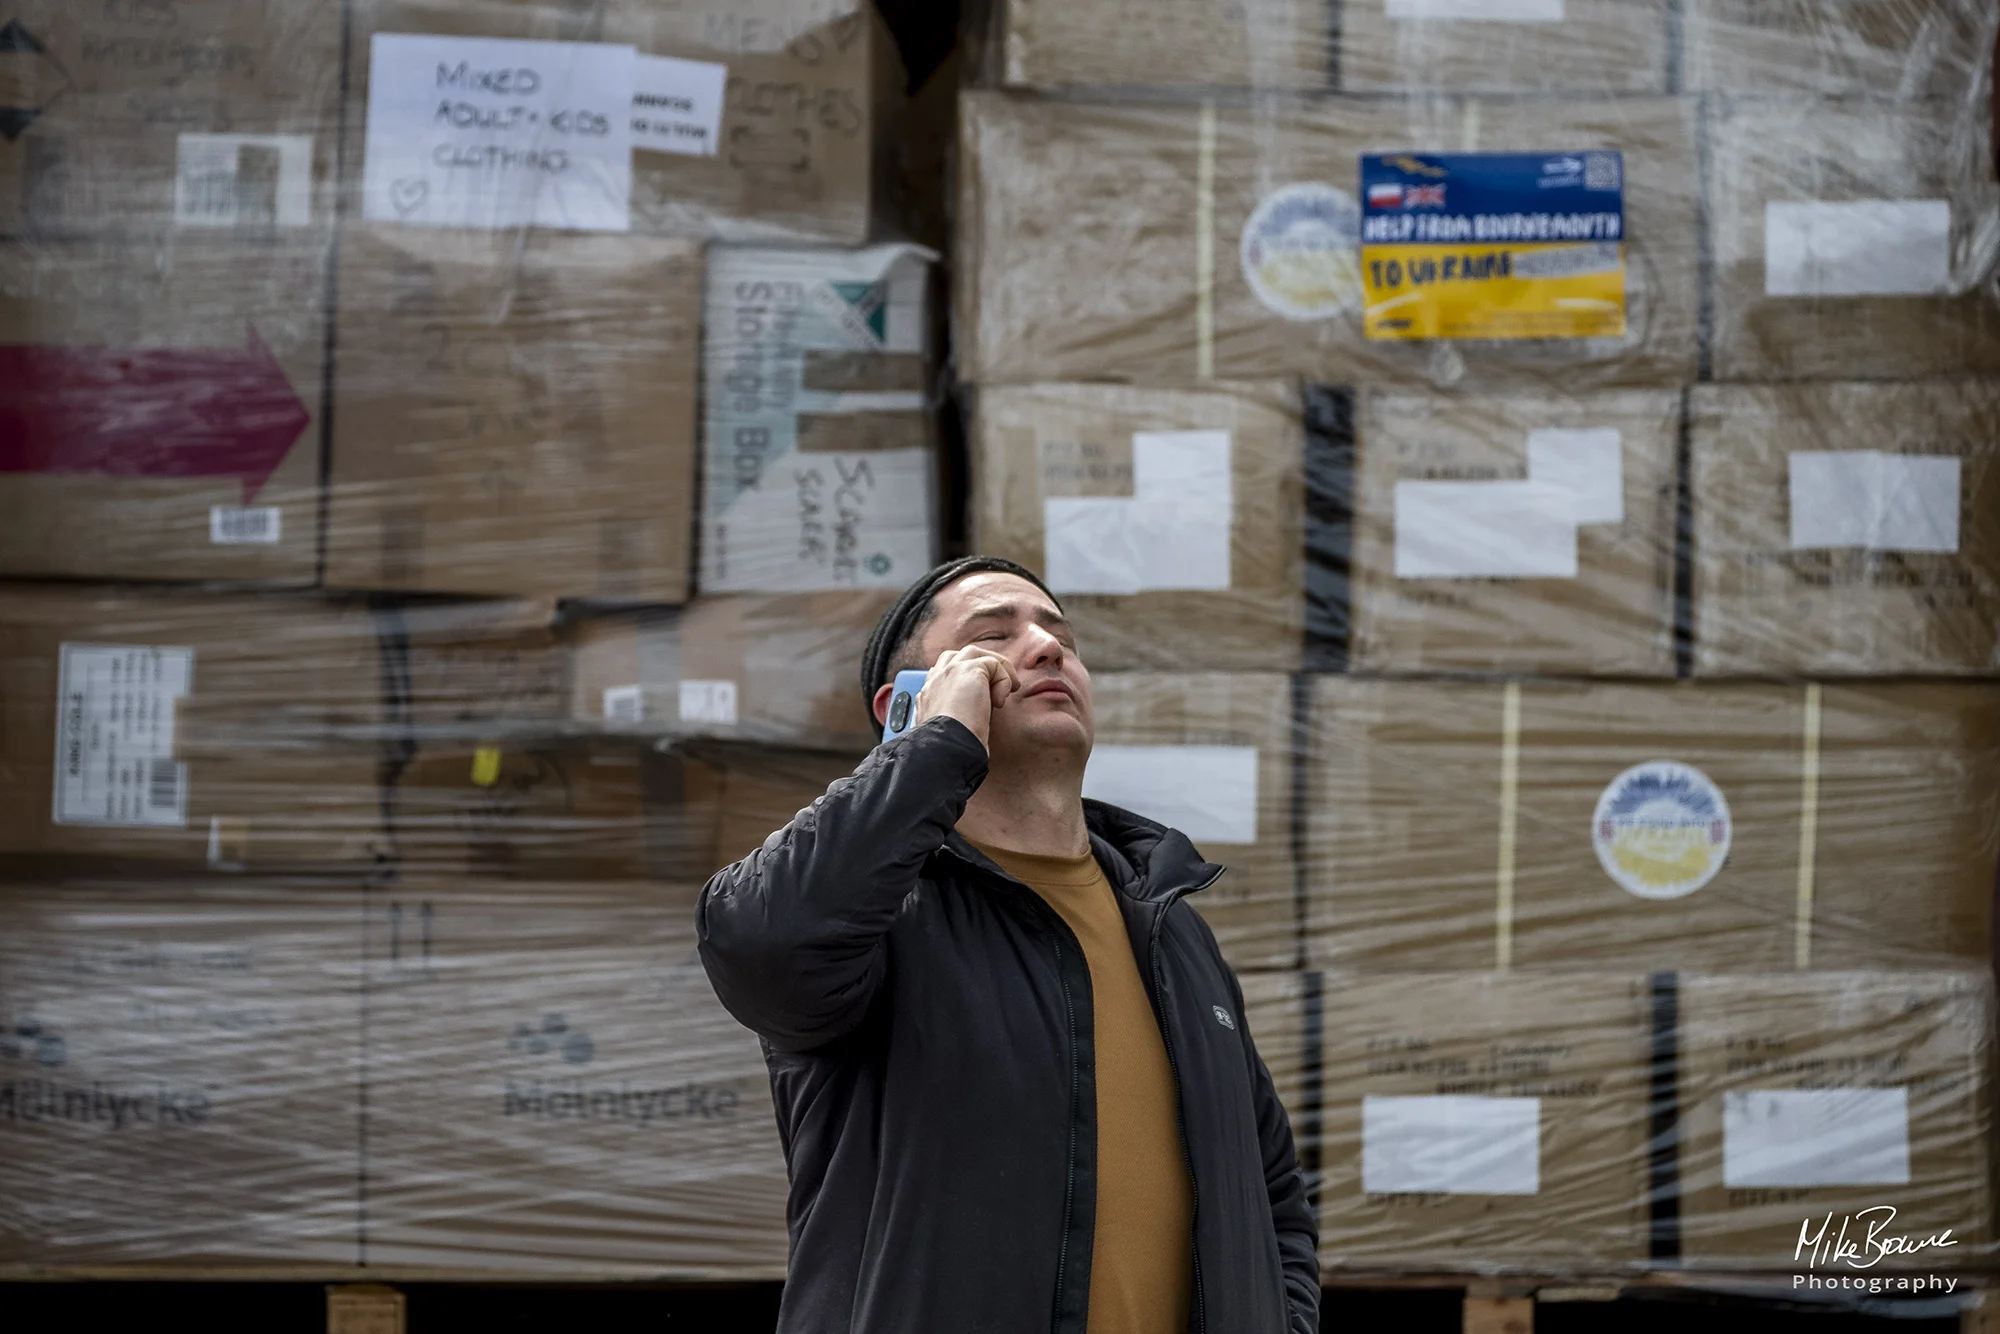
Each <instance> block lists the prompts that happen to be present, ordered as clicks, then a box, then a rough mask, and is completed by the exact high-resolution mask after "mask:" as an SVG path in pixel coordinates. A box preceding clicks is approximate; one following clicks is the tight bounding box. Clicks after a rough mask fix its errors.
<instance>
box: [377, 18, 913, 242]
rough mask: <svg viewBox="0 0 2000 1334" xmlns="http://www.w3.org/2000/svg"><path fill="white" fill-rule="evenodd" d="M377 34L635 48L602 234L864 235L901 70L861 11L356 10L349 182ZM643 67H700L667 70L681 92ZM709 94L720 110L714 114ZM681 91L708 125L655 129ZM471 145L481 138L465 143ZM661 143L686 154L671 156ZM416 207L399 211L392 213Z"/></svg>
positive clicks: (880, 185) (872, 214)
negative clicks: (678, 79)
mask: <svg viewBox="0 0 2000 1334" xmlns="http://www.w3.org/2000/svg"><path fill="white" fill-rule="evenodd" d="M379 33H409V34H430V35H437V36H444V37H456V38H503V39H515V40H532V41H543V42H565V43H590V44H605V43H608V44H613V45H618V46H629V47H633V48H635V49H636V54H637V55H638V57H640V63H639V65H638V67H637V70H636V73H635V80H634V88H633V102H632V105H631V118H632V129H631V136H630V137H631V141H632V145H633V151H632V153H631V157H630V161H629V179H628V180H627V181H626V182H625V183H624V184H622V185H621V186H619V188H617V189H613V190H610V191H608V192H607V195H606V199H605V200H604V201H603V202H604V203H605V205H606V207H608V208H609V209H610V210H611V215H607V219H608V220H610V221H612V222H613V223H614V225H613V227H612V229H613V230H618V231H623V230H626V229H628V228H629V229H630V230H631V231H634V232H638V233H644V234H651V235H680V236H694V237H704V238H715V239H720V240H731V241H763V242H771V241H780V242H782V241H818V242H830V243H836V244H843V245H860V244H863V243H864V242H866V241H867V240H868V238H869V236H870V234H871V232H872V231H873V230H874V228H873V224H874V222H875V221H876V214H877V211H878V209H877V201H878V199H880V198H882V197H883V196H884V195H885V193H886V190H887V188H888V185H889V169H890V166H891V151H890V150H891V146H892V145H893V143H894V141H895V135H896V133H897V131H898V130H899V128H900V126H901V123H902V122H901V114H900V111H901V104H902V100H903V71H902V65H901V62H900V61H899V59H898V57H897V54H896V48H895V43H894V41H893V39H892V38H891V37H890V36H889V33H888V30H887V28H885V27H884V26H883V24H882V22H881V20H880V18H878V17H877V15H876V13H875V10H874V6H873V5H872V4H871V3H869V2H868V0H751V2H750V3H744V2H743V0H691V3H687V4H675V5H672V6H660V5H655V4H652V3H648V0H613V3H610V4H604V5H589V6H573V5H558V4H546V3H523V2H521V0H514V2H511V3H500V4H494V3H483V4H482V3H473V2H472V0H365V2H364V3H363V4H361V5H360V7H359V8H358V10H357V13H356V15H355V20H354V38H353V47H352V50H353V57H352V63H351V66H350V73H349V85H350V91H349V94H348V113H347V129H348V137H349V142H350V143H352V144H353V145H355V146H356V147H355V149H354V150H352V151H350V153H349V155H348V162H349V163H350V167H351V170H352V171H353V172H354V173H355V174H356V176H357V177H359V176H360V175H361V174H364V173H365V171H366V164H365V161H364V158H365V148H364V147H363V146H364V145H365V143H366V140H367V134H368V128H369V127H368V118H369V115H370V114H371V113H370V92H371V82H372V80H373V77H374V70H373V67H372V66H373V59H372V57H373V38H374V36H375V35H376V34H379ZM464 50H465V54H466V56H467V57H468V58H478V57H479V56H480V55H481V52H480V51H479V49H478V48H477V47H474V46H470V45H468V46H466V47H465V48H464ZM449 54H451V53H450V52H449V51H447V55H449ZM653 57H670V58H673V59H676V60H681V61H688V62H694V63H696V64H697V65H699V66H702V67H705V68H704V69H703V70H700V71H689V70H687V69H686V68H685V67H683V69H682V71H681V73H682V74H683V75H684V76H685V75H687V74H690V73H693V74H696V75H697V77H696V78H695V79H694V82H693V83H692V84H686V83H681V84H675V85H674V86H673V87H672V88H668V87H667V85H666V84H662V83H661V82H660V77H659V72H658V70H657V69H654V68H649V67H648V66H647V65H646V64H645V61H646V59H647V58H653ZM538 72H541V71H538ZM703 74H705V75H706V76H707V77H700V75H703ZM668 83H673V80H672V79H671V78H669V79H668ZM718 83H719V84H720V85H721V88H722V92H721V105H720V106H719V107H715V106H714V104H713V100H712V99H713V98H714V96H715V94H714V91H713V87H714V85H715V84H718ZM696 88H698V89H699V91H697V92H695V93H694V97H695V100H696V103H697V107H707V108H709V109H710V111H711V115H710V116H709V117H708V118H706V119H705V118H703V117H702V116H701V115H699V114H698V111H693V112H688V113H685V114H683V115H681V116H668V117H666V118H664V119H665V120H666V121H667V122H668V123H670V124H678V125H687V126H689V127H690V129H698V130H700V131H701V132H702V133H700V134H696V135H694V136H693V137H688V136H680V135H674V134H671V133H667V132H664V131H663V127H662V124H661V122H662V119H663V118H662V117H661V116H660V115H659V113H658V111H657V109H656V108H657V106H658V99H659V97H660V96H661V95H662V94H663V93H665V94H667V95H668V96H671V95H672V94H673V93H685V92H688V91H690V90H691V89H696ZM473 100H474V101H479V100H480V99H476V98H475V99H473ZM494 105H495V106H496V107H498V108H499V109H500V110H501V111H502V112H503V113H504V112H505V110H506V108H507V106H509V105H511V104H510V103H508V102H507V101H506V100H505V99H504V98H503V99H499V100H498V101H496V102H494ZM385 114H386V113H385ZM710 131H712V134H713V137H712V138H710V137H709V132H710ZM472 142H474V143H479V144H483V143H486V142H497V140H491V141H489V140H484V139H480V138H479V137H478V136H477V135H475V136H474V138H473V140H472ZM524 142H525V143H527V144H530V145H532V144H536V143H539V142H540V141H539V140H533V139H530V140H527V141H524ZM669 144H673V145H677V146H686V147H690V148H692V149H693V150H694V151H692V152H688V151H671V150H670V149H668V148H667V147H666V146H667V145H669ZM704 150H705V151H704ZM410 198H413V196H410ZM425 212H426V210H425V209H424V208H421V207H418V206H417V205H415V204H414V203H411V204H410V206H409V208H408V212H407V216H409V217H411V218H421V217H422V216H423V214H424V213H425ZM612 215H615V216H612Z"/></svg>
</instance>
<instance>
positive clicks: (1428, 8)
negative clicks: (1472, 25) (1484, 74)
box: [1385, 0, 1563, 23]
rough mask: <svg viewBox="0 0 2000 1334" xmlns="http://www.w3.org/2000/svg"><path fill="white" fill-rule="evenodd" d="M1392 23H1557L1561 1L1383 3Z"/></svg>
mask: <svg viewBox="0 0 2000 1334" xmlns="http://www.w3.org/2000/svg"><path fill="white" fill-rule="evenodd" d="M1385 3H1386V5H1387V12H1388V15H1389V17H1390V18H1392V19H1474V20H1482V19H1483V20H1485V21H1486V22H1489V23H1560V22H1562V17H1563V0H1385Z"/></svg>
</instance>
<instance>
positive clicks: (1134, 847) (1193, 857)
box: [940, 797, 1226, 903]
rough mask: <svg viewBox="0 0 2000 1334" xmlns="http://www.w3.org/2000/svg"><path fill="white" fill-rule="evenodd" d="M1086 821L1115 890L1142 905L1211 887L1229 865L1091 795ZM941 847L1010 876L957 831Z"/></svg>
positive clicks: (1176, 832)
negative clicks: (1204, 854)
mask: <svg viewBox="0 0 2000 1334" xmlns="http://www.w3.org/2000/svg"><path fill="white" fill-rule="evenodd" d="M1083 820H1084V824H1085V825H1086V827H1088V828H1089V830H1090V846H1091V851H1093V852H1095V853H1096V854H1097V861H1098V864H1099V865H1100V866H1102V867H1104V870H1105V876H1106V878H1107V879H1109V880H1110V881H1111V884H1112V888H1114V889H1116V890H1118V891H1119V892H1120V893H1123V894H1125V895H1127V896H1128V897H1130V898H1134V899H1137V900H1139V901H1140V902H1142V903H1158V902H1164V901H1165V900H1167V899H1169V898H1177V897H1179V896H1181V895H1183V894H1192V893H1194V892H1195V891H1196V890H1201V889H1206V888H1208V886H1209V885H1211V884H1213V883H1214V881H1215V878H1216V877H1217V876H1219V875H1221V874H1222V873H1223V871H1224V870H1225V869H1226V868H1225V867H1223V866H1221V865H1219V864H1217V863H1215V862H1207V861H1203V860H1202V858H1201V854H1200V853H1198V852H1196V851H1195V848H1194V844H1193V843H1191V842H1189V841H1188V836H1187V835H1186V834H1183V833H1182V832H1181V831H1180V830H1178V829H1169V828H1168V827H1167V826H1165V825H1163V824H1159V823H1157V822H1156V821H1153V820H1148V819H1146V818H1145V817H1144V816H1142V815H1134V814H1133V813H1132V812H1131V811H1128V810H1123V809H1121V808H1119V807H1117V806H1109V805H1106V804H1105V803H1104V802H1101V801H1092V800H1090V799H1089V798H1088V797H1086V798H1085V799H1084V802H1083ZM940 851H942V852H948V853H950V854H951V855H953V856H954V857H957V858H958V859H959V860H960V861H963V862H968V863H970V864H971V865H973V866H976V867H979V868H980V869H982V870H986V871H990V872H995V873H997V874H1000V875H1006V872H1005V871H1002V870H1001V869H1000V868H999V867H998V866H995V865H994V864H993V862H992V861H991V860H990V859H988V858H987V857H986V856H985V854H983V853H981V852H980V851H979V849H977V848H975V847H973V846H972V844H970V843H969V842H967V841H966V840H965V838H964V837H963V836H962V835H960V834H959V833H958V831H957V830H953V831H952V833H951V835H950V836H949V837H948V838H946V839H945V841H944V847H943V848H941V849H940ZM1009 878H1011V877H1009Z"/></svg>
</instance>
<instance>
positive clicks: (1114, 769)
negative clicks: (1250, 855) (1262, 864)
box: [1083, 746, 1257, 844]
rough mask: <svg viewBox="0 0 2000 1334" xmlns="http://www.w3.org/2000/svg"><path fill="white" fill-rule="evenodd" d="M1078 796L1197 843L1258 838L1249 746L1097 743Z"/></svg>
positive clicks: (1252, 756)
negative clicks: (1128, 813)
mask: <svg viewBox="0 0 2000 1334" xmlns="http://www.w3.org/2000/svg"><path fill="white" fill-rule="evenodd" d="M1083 795H1084V796H1086V797H1089V798H1090V799H1091V800H1093V801H1102V802H1106V803H1108V804H1110V805H1113V806H1120V807H1123V808H1124V809H1126V810H1128V811H1131V812H1133V813H1134V814H1137V815H1143V816H1145V817H1146V818H1147V819H1149V820H1157V821H1159V822H1160V823H1161V824H1163V825H1166V826H1168V827H1169V828H1173V829H1178V830H1180V831H1181V832H1182V833H1183V834H1186V835H1187V836H1188V837H1189V838H1190V839H1193V840H1194V841H1195V842H1196V843H1201V844H1208V843H1255V842H1256V841H1257V750H1256V748H1255V747H1254V746H1098V747H1096V748H1095V749H1093V750H1092V751H1091V752H1090V763H1089V765H1088V766H1087V767H1086V768H1085V769H1084V771H1083Z"/></svg>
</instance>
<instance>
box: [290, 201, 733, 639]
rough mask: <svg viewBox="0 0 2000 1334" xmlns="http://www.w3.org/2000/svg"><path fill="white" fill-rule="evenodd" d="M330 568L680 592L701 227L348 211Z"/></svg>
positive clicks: (519, 588)
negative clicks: (482, 221)
mask: <svg viewBox="0 0 2000 1334" xmlns="http://www.w3.org/2000/svg"><path fill="white" fill-rule="evenodd" d="M340 287H341V298H340V317H339V318H340V327H339V351H338V365H339V378H338V382H337V385H336V397H335V423H336V425H335V431H334V442H333V472H332V496H331V508H330V512H329V518H328V524H329V533H328V550H327V575H326V579H327V583H328V584H329V585H331V586H335V587H343V588H371V589H384V590H400V591H418V590H426V591H438V592H456V593H486V594H516V593H518V594H535V595H542V596H548V597H559V596H560V597H599V598H615V599H629V600H635V601H636V600H645V601H653V602H678V601H681V600H683V599H684V598H685V597H686V596H687V593H688V577H689V571H688V562H689V557H690V547H691V542H690V537H689V525H690V524H691V522H692V513H693V474H694V381H695V363H696V358H697V355H698V353H697V337H698V330H699V319H700V301H701V264H700V252H699V247H698V246H696V245H695V244H693V243H692V242H687V241H676V240H652V239H647V238H642V237H618V236H575V235H567V236H559V235H551V234H548V233H542V232H533V233H528V234H525V235H522V236H512V235H508V234H505V233H478V232H448V231H434V230H426V229H419V228H366V227H356V228H353V229H350V230H349V231H348V232H347V233H346V234H345V237H344V240H343V244H342V260H341V280H340Z"/></svg>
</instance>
